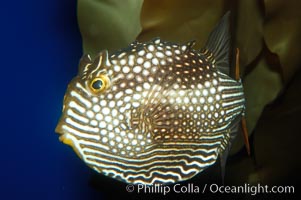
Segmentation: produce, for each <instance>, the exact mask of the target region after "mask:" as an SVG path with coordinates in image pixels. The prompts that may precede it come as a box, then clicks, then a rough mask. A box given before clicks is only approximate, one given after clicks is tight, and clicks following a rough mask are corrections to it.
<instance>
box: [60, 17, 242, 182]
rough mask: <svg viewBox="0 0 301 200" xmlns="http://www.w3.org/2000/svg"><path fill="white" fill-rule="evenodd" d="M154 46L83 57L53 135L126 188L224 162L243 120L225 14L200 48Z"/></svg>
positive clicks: (179, 176) (239, 84)
mask: <svg viewBox="0 0 301 200" xmlns="http://www.w3.org/2000/svg"><path fill="white" fill-rule="evenodd" d="M194 44H195V41H189V42H186V43H183V44H179V43H175V42H170V41H165V40H161V39H160V38H158V37H157V38H154V39H152V40H150V41H147V42H138V41H135V42H133V43H131V44H130V45H129V46H128V47H126V48H123V49H120V50H118V51H116V52H113V53H110V54H109V53H108V51H107V50H102V51H101V52H100V53H99V55H97V56H96V57H95V58H94V59H91V57H90V56H89V55H84V56H83V57H82V58H81V60H80V62H79V69H78V74H77V75H76V76H75V77H74V78H73V79H72V80H71V82H70V83H69V85H68V88H67V90H66V93H65V96H64V103H63V110H62V116H61V118H60V119H59V122H58V124H57V127H56V129H55V131H56V132H57V133H59V134H60V137H59V138H60V141H62V142H63V143H65V144H67V145H69V146H71V147H72V148H73V150H74V151H75V152H76V154H77V155H78V156H79V157H80V158H81V159H82V160H83V161H84V162H85V163H86V164H87V165H88V166H89V167H91V168H92V169H94V170H95V171H97V172H99V173H100V174H103V175H105V176H109V177H111V178H113V179H116V180H119V181H122V182H125V183H133V184H171V183H176V182H179V181H184V180H188V179H191V178H192V177H194V176H196V175H197V174H199V173H200V172H202V171H204V170H205V169H206V168H208V167H209V166H211V165H213V164H214V163H215V162H216V161H217V159H218V158H220V159H221V161H222V164H223V165H225V159H226V157H227V155H228V151H229V148H230V146H231V143H232V141H233V139H234V138H235V135H236V134H237V132H238V127H239V125H240V123H239V122H240V121H241V119H242V117H243V116H244V114H245V97H244V91H243V85H242V82H241V80H240V79H238V80H236V79H234V78H232V77H231V76H230V66H229V54H230V33H229V13H227V14H226V15H225V16H224V17H223V18H222V19H221V21H220V22H219V23H218V25H217V26H216V27H215V28H214V30H213V31H212V32H211V33H210V35H209V39H208V41H207V42H206V43H205V46H204V48H202V49H199V50H196V49H194V48H193V46H194Z"/></svg>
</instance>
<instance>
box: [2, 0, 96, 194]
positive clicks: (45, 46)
mask: <svg viewBox="0 0 301 200" xmlns="http://www.w3.org/2000/svg"><path fill="white" fill-rule="evenodd" d="M0 13H1V17H0V20H1V54H0V55H1V67H0V69H1V72H0V74H1V130H0V131H1V132H0V134H1V142H0V146H1V168H0V169H1V172H0V174H1V177H0V181H1V182H0V183H1V185H0V191H1V192H0V199H19V200H21V199H31V200H33V199H41V200H42V199H43V200H44V199H56V200H60V199H65V200H66V199H92V196H93V197H94V198H95V197H96V196H98V199H99V198H101V196H99V195H100V194H97V195H96V194H95V193H96V192H95V191H94V190H93V189H92V188H90V187H89V185H88V184H87V182H88V179H89V178H90V174H91V173H93V172H92V170H90V169H89V168H88V167H86V166H85V165H84V164H83V163H82V161H80V159H79V158H77V156H76V155H75V153H74V152H73V151H72V149H71V148H69V147H68V146H66V145H63V144H62V143H60V142H59V140H58V136H57V134H55V132H54V129H55V126H56V123H57V121H58V119H59V116H60V114H61V108H62V99H63V95H64V92H65V90H66V86H67V84H68V82H69V81H70V80H71V78H72V77H73V76H75V74H76V72H77V64H78V60H79V59H80V57H81V55H82V49H81V36H80V33H79V30H78V26H77V19H76V1H67V0H51V1H50V0H47V1H38V0H36V1H35V0H27V1H21V0H20V1H2V2H1V12H0Z"/></svg>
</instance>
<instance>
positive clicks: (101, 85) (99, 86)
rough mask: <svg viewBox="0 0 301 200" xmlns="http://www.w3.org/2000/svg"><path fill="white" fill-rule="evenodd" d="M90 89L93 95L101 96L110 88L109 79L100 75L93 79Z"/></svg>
mask: <svg viewBox="0 0 301 200" xmlns="http://www.w3.org/2000/svg"><path fill="white" fill-rule="evenodd" d="M89 87H90V89H91V91H92V92H93V93H95V94H99V93H101V92H103V91H104V90H105V89H107V88H108V87H109V79H108V77H107V76H105V75H100V76H98V77H96V78H94V79H92V81H91V82H90V85H89Z"/></svg>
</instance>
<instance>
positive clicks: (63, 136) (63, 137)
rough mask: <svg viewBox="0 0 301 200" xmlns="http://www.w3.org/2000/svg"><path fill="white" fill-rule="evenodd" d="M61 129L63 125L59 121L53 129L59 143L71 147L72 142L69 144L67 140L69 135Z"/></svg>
mask: <svg viewBox="0 0 301 200" xmlns="http://www.w3.org/2000/svg"><path fill="white" fill-rule="evenodd" d="M63 127H64V123H62V120H60V121H59V122H58V124H57V125H56V127H55V132H56V133H57V134H59V135H60V136H59V140H60V142H62V143H64V144H67V145H70V146H73V144H71V143H73V142H71V141H70V139H69V138H70V137H69V136H70V133H69V132H67V131H66V130H65V129H64V128H63Z"/></svg>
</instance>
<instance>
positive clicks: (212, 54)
mask: <svg viewBox="0 0 301 200" xmlns="http://www.w3.org/2000/svg"><path fill="white" fill-rule="evenodd" d="M229 25H230V11H228V12H227V13H226V14H225V15H224V16H223V18H222V19H221V21H220V22H219V23H218V25H217V26H216V27H215V28H214V30H213V31H212V32H211V33H210V35H209V39H208V41H207V42H206V45H205V47H204V48H203V49H202V51H201V52H202V53H203V54H204V55H205V56H206V57H207V59H209V60H210V61H212V62H215V65H216V67H217V68H218V69H219V71H221V72H222V73H224V74H227V75H229V73H230V72H229V71H230V70H229V52H230V49H229V48H230V27H229Z"/></svg>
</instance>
